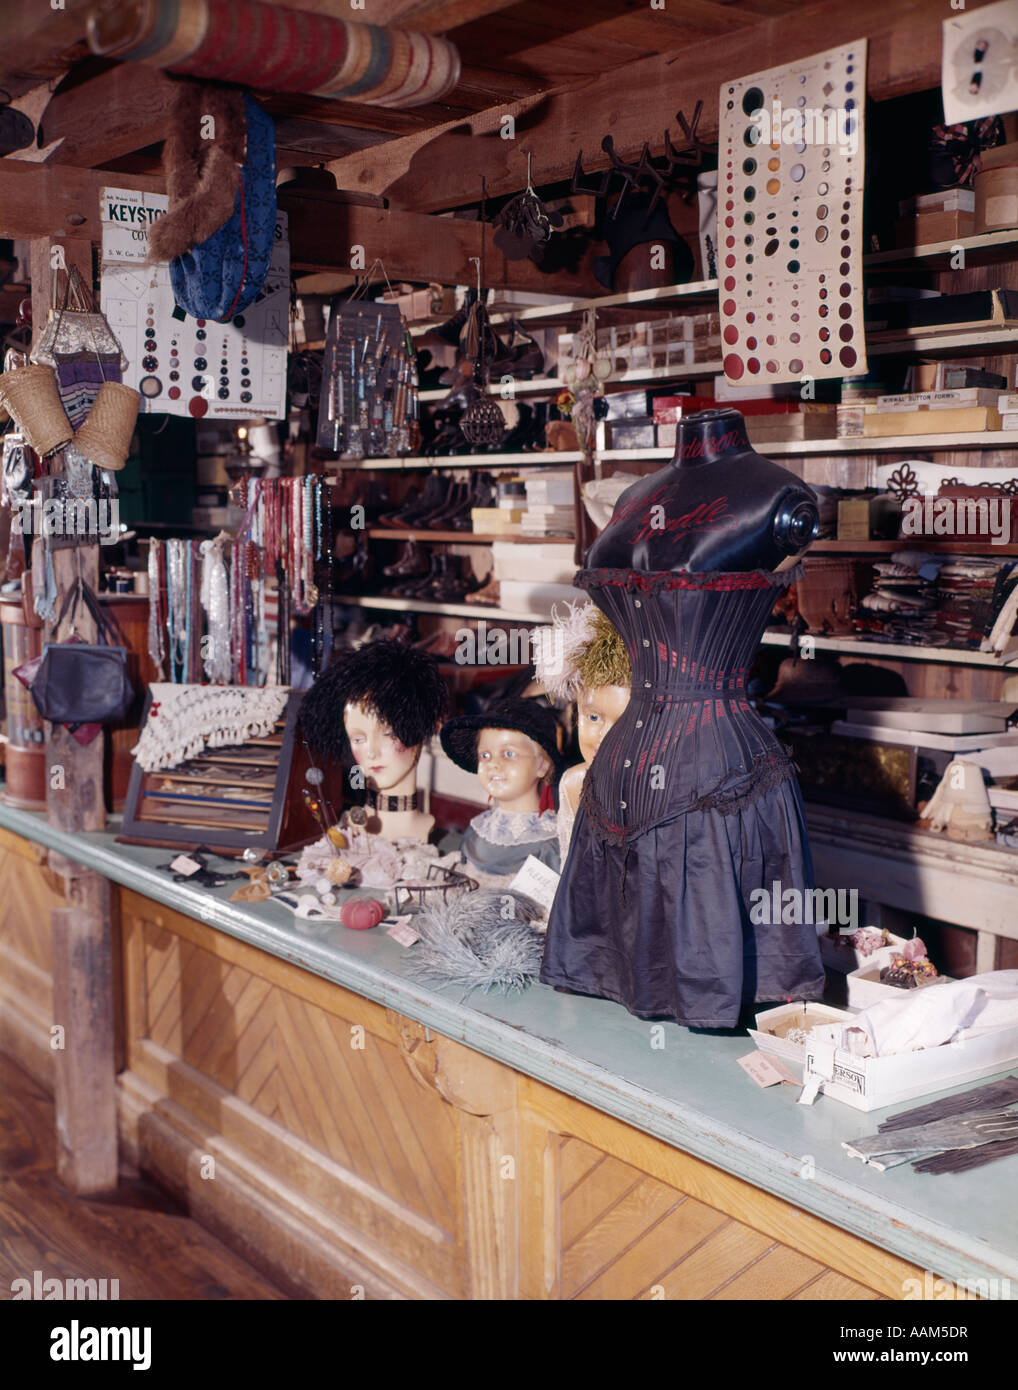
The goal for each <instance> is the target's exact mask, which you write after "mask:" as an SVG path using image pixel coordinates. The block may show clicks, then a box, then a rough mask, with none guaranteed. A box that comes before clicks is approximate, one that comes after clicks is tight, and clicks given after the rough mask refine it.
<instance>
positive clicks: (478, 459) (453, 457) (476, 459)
mask: <svg viewBox="0 0 1018 1390" xmlns="http://www.w3.org/2000/svg"><path fill="white" fill-rule="evenodd" d="M582 458H583V454H582V453H581V452H580V450H579V449H573V450H566V451H561V450H553V449H549V450H547V451H546V452H545V453H541V452H540V451H536V452H534V453H532V454H446V455H445V456H444V457H442V458H425V457H421V456H420V455H415V456H408V457H407V458H401V459H354V460H352V461H346V460H344V459H337V460H335V465H336V466H337V467H339V468H361V469H364V470H368V469H389V468H489V469H491V470H492V471H497V470H498V469H500V468H508V467H513V468H522V467H529V468H542V467H544V468H546V467H549V466H551V465H555V464H563V463H579V461H580V459H582Z"/></svg>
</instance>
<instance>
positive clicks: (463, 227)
mask: <svg viewBox="0 0 1018 1390" xmlns="http://www.w3.org/2000/svg"><path fill="white" fill-rule="evenodd" d="M279 205H280V207H281V208H284V209H285V210H286V211H287V213H288V214H289V216H290V255H291V260H292V263H293V265H294V268H295V269H302V270H349V269H350V268H351V267H350V257H351V248H352V247H354V246H362V247H363V248H364V257H365V263H366V265H368V266H370V265H371V263H372V261H374V259H375V257H376V256H377V257H380V258H381V259H382V261H383V262H384V264H385V268H386V271H387V273H388V276H389V279H390V280H396V279H400V280H437V281H439V282H440V283H442V284H445V285H463V284H473V283H474V278H475V275H476V270H475V268H474V266H473V265H472V263H471V260H470V257H471V256H479V255H480V254H481V224H480V223H479V222H468V221H465V220H462V219H460V218H453V217H431V216H429V215H428V214H427V213H413V212H398V213H393V212H386V211H384V210H382V209H380V208H372V207H358V206H355V205H351V204H344V203H336V202H327V201H319V200H318V199H316V198H314V197H300V198H287V197H286V196H285V195H283V196H281V197H280V200H279ZM484 242H485V246H484V262H485V280H486V283H487V284H488V285H489V286H492V287H494V288H511V289H518V290H533V291H541V292H542V293H546V294H563V295H577V296H590V295H597V294H602V293H604V289H603V286H601V285H600V284H599V283H598V282H597V280H595V279H594V276H593V273H592V272H591V270H590V268H589V259H590V257H589V253H588V257H587V259H586V260H585V261H584V262H583V263H581V266H580V270H579V273H578V274H576V275H568V274H565V273H558V274H554V275H542V274H541V272H540V271H539V270H538V269H537V267H536V266H535V265H534V264H533V262H531V261H529V260H524V261H507V260H506V258H505V257H504V256H503V255H502V254H501V252H499V251H498V250H496V249H495V247H494V246H493V244H492V239H491V228H490V227H489V228H488V229H487V232H486V233H485V238H484Z"/></svg>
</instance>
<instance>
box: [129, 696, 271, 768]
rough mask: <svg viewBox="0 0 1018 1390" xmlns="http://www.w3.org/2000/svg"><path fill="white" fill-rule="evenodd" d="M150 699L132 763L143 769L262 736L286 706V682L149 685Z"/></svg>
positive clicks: (176, 763) (173, 764) (182, 759)
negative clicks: (235, 684) (281, 683)
mask: <svg viewBox="0 0 1018 1390" xmlns="http://www.w3.org/2000/svg"><path fill="white" fill-rule="evenodd" d="M149 689H150V690H151V692H152V704H151V706H150V708H149V713H148V719H147V720H146V721H145V727H144V729H142V731H141V737H140V738H139V740H138V742H137V744H136V745H135V747H134V749H133V750H132V752H133V753H134V759H135V762H137V763H138V765H139V766H140V767H142V768H144V770H145V771H146V772H157V771H160V770H161V769H163V768H167V767H177V766H178V764H180V763H183V762H186V761H187V760H188V758H196V757H197V756H198V754H199V753H203V752H204V751H205V749H206V748H228V747H230V746H231V745H233V744H237V743H243V742H244V741H245V739H249V738H266V737H267V736H268V735H269V734H271V733H272V731H273V729H274V728H275V727H276V722H277V720H278V719H279V718H280V716H281V715H282V713H283V711H284V710H285V709H286V702H287V700H288V699H289V696H290V691H289V688H288V687H287V686H284V685H275V686H266V687H262V688H259V687H256V686H209V685H174V684H172V683H170V682H169V681H157V682H153V684H152V685H150V686H149Z"/></svg>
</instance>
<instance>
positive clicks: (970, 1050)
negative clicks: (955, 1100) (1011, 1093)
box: [803, 1025, 1018, 1110]
mask: <svg viewBox="0 0 1018 1390" xmlns="http://www.w3.org/2000/svg"><path fill="white" fill-rule="evenodd" d="M821 1026H822V1025H821ZM803 1051H804V1053H805V1058H806V1063H805V1067H804V1070H803V1080H804V1081H807V1082H808V1081H809V1080H811V1079H814V1078H815V1079H816V1080H818V1081H819V1083H820V1089H821V1090H822V1091H823V1093H824V1095H827V1096H832V1097H833V1098H834V1099H835V1100H840V1101H843V1102H844V1104H845V1105H850V1106H851V1107H852V1108H853V1109H854V1110H881V1109H883V1107H884V1106H886V1105H897V1104H898V1102H899V1101H903V1100H914V1099H915V1097H916V1096H926V1095H930V1094H931V1093H932V1092H934V1091H946V1090H949V1089H950V1088H951V1087H952V1086H962V1085H964V1084H965V1082H967V1081H977V1080H978V1079H979V1078H980V1077H982V1076H992V1075H993V1073H994V1072H998V1071H1004V1070H1005V1069H1006V1068H1007V1067H1009V1066H1011V1065H1013V1063H1014V1062H1015V1061H1016V1060H1018V1025H1016V1026H1013V1027H1010V1028H1001V1029H1000V1030H999V1031H998V1032H996V1033H986V1034H985V1035H984V1036H983V1037H981V1038H967V1039H965V1040H964V1041H961V1042H952V1043H942V1044H941V1046H940V1047H927V1048H924V1049H923V1050H922V1051H921V1052H900V1053H896V1054H895V1055H894V1056H893V1057H856V1056H855V1055H854V1054H853V1053H851V1052H846V1051H845V1050H844V1049H843V1048H839V1047H835V1045H834V1043H833V1042H829V1041H824V1040H823V1039H816V1040H813V1039H811V1040H810V1042H809V1043H808V1044H807V1045H806V1046H805V1047H804V1049H803Z"/></svg>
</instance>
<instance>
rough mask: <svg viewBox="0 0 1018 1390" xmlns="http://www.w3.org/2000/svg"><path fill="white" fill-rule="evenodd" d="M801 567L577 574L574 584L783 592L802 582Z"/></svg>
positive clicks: (656, 590) (638, 589)
mask: <svg viewBox="0 0 1018 1390" xmlns="http://www.w3.org/2000/svg"><path fill="white" fill-rule="evenodd" d="M802 575H803V567H802V565H801V564H800V565H795V566H793V568H791V569H787V570H744V571H735V570H733V571H727V570H703V571H702V572H701V573H699V574H690V573H684V574H678V573H675V572H673V571H672V570H610V569H604V570H577V572H576V575H575V577H574V579H573V584H574V586H575V587H576V588H577V589H603V588H605V587H606V586H607V585H609V584H610V585H612V586H614V587H618V588H622V589H628V590H629V591H630V592H636V593H643V594H646V593H659V592H661V591H662V590H668V589H715V590H722V591H726V592H731V591H733V590H740V589H785V588H787V587H788V586H789V585H790V584H794V583H796V582H797V581H798V580H800V579H801V578H802Z"/></svg>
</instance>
